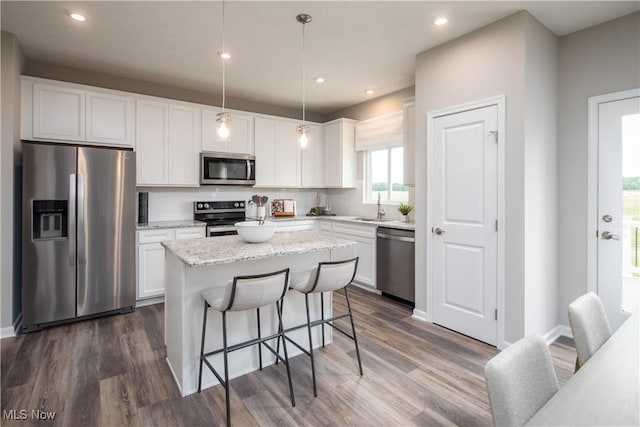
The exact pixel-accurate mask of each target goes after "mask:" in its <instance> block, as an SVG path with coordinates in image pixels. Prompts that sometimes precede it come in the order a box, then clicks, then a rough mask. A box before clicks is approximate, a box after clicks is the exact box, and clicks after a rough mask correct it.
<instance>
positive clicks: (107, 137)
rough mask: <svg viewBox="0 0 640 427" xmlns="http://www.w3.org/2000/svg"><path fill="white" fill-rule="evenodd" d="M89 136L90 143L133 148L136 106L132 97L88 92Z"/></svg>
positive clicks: (87, 115) (87, 116)
mask: <svg viewBox="0 0 640 427" xmlns="http://www.w3.org/2000/svg"><path fill="white" fill-rule="evenodd" d="M86 104H87V113H86V118H87V131H86V132H87V135H86V137H87V138H86V140H87V141H89V142H98V143H102V144H113V145H122V146H130V147H133V146H134V145H135V144H134V142H135V141H134V117H135V111H134V105H135V99H134V98H133V97H132V96H120V95H112V94H107V93H100V92H93V91H87V92H86Z"/></svg>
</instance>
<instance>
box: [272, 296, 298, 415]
mask: <svg viewBox="0 0 640 427" xmlns="http://www.w3.org/2000/svg"><path fill="white" fill-rule="evenodd" d="M276 311H277V312H278V332H279V333H280V335H279V336H278V343H279V342H280V336H282V350H283V351H284V360H285V365H286V367H287V378H288V379H289V393H290V394H291V406H296V399H295V397H294V395H293V382H292V381H291V369H290V368H289V355H288V354H287V343H286V340H285V338H284V326H283V325H282V308H281V307H280V306H279V305H278V303H277V302H276ZM278 354H280V353H278ZM277 360H278V358H277V357H276V361H277Z"/></svg>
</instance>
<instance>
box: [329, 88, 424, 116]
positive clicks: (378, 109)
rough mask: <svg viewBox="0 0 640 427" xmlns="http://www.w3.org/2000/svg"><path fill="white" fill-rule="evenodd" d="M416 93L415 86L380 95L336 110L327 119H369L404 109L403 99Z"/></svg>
mask: <svg viewBox="0 0 640 427" xmlns="http://www.w3.org/2000/svg"><path fill="white" fill-rule="evenodd" d="M415 93H416V88H415V86H410V87H406V88H404V89H400V90H397V91H395V92H391V93H388V94H386V95H382V96H379V97H377V98H374V99H371V100H369V101H365V102H361V103H360V104H356V105H352V106H351V107H347V108H343V109H342V110H338V111H335V112H333V113H331V114H329V115H328V116H327V121H329V120H334V119H340V118H342V117H346V118H347V119H353V120H358V121H359V120H367V119H371V118H374V117H379V116H383V115H385V114H389V113H395V112H396V111H401V110H402V100H403V99H406V98H411V97H412V96H414V95H415Z"/></svg>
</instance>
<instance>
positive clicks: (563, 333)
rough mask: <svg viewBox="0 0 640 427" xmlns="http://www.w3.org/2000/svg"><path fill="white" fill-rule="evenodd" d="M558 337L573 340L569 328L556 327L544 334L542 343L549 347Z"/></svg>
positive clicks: (564, 326) (563, 326)
mask: <svg viewBox="0 0 640 427" xmlns="http://www.w3.org/2000/svg"><path fill="white" fill-rule="evenodd" d="M559 337H569V338H573V334H572V333H571V328H570V327H568V326H566V325H558V326H556V327H555V328H553V329H552V330H550V331H549V332H547V333H546V334H544V335H543V336H542V339H544V342H545V343H547V345H551V344H552V343H553V342H554V341H555V340H557V339H558V338H559Z"/></svg>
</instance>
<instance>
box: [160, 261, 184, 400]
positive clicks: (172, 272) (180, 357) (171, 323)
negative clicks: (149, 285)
mask: <svg viewBox="0 0 640 427" xmlns="http://www.w3.org/2000/svg"><path fill="white" fill-rule="evenodd" d="M186 268H187V267H186V265H185V264H184V263H183V262H182V261H181V260H180V259H179V258H178V257H176V256H175V255H174V254H173V253H171V252H170V251H165V286H164V289H165V297H164V318H165V324H164V332H165V343H166V345H167V363H168V364H169V369H171V373H172V374H173V377H174V379H175V380H176V384H177V385H178V388H179V389H180V393H181V394H182V395H184V389H183V384H184V373H183V369H182V366H183V365H184V351H183V347H182V345H181V344H180V343H181V342H182V340H183V337H184V333H185V332H184V329H185V326H186V322H185V321H184V314H183V307H184V296H183V293H184V277H185V269H186Z"/></svg>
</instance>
